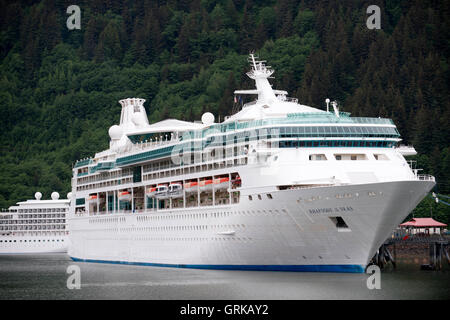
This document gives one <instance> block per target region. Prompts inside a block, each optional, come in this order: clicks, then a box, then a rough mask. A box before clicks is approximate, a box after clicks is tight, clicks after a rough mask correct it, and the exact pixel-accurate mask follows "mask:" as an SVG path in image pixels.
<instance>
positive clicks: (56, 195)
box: [51, 191, 59, 200]
mask: <svg viewBox="0 0 450 320" xmlns="http://www.w3.org/2000/svg"><path fill="white" fill-rule="evenodd" d="M51 197H52V200H58V199H59V193H58V192H56V191H55V192H52V196H51Z"/></svg>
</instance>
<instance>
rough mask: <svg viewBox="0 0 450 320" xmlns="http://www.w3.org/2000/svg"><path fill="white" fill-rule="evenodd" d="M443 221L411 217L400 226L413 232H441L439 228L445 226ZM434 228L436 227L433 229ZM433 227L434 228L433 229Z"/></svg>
mask: <svg viewBox="0 0 450 320" xmlns="http://www.w3.org/2000/svg"><path fill="white" fill-rule="evenodd" d="M446 226H447V225H446V224H445V223H442V222H439V221H436V220H434V219H433V218H413V219H411V220H410V221H408V222H405V223H402V224H401V225H400V227H403V228H407V229H409V230H411V231H412V232H411V233H412V234H415V233H429V234H432V233H441V232H440V228H443V227H446ZM435 228H436V229H435ZM433 229H435V230H433Z"/></svg>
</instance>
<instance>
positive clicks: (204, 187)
mask: <svg viewBox="0 0 450 320" xmlns="http://www.w3.org/2000/svg"><path fill="white" fill-rule="evenodd" d="M212 186H213V180H212V179H205V180H201V181H200V183H199V188H200V191H209V190H212Z"/></svg>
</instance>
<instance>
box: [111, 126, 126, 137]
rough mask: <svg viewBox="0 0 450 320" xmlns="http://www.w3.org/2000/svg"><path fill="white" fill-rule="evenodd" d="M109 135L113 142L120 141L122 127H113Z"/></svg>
mask: <svg viewBox="0 0 450 320" xmlns="http://www.w3.org/2000/svg"><path fill="white" fill-rule="evenodd" d="M108 133H109V136H110V137H111V140H119V139H120V138H121V137H122V134H123V131H122V128H121V127H120V126H118V125H113V126H112V127H111V128H109V131H108Z"/></svg>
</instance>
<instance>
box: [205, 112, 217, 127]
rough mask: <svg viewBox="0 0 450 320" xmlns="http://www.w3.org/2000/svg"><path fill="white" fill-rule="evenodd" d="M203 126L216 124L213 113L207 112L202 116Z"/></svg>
mask: <svg viewBox="0 0 450 320" xmlns="http://www.w3.org/2000/svg"><path fill="white" fill-rule="evenodd" d="M202 122H203V124H206V125H209V124H213V123H214V115H213V114H212V113H211V112H205V113H204V114H203V115H202Z"/></svg>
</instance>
